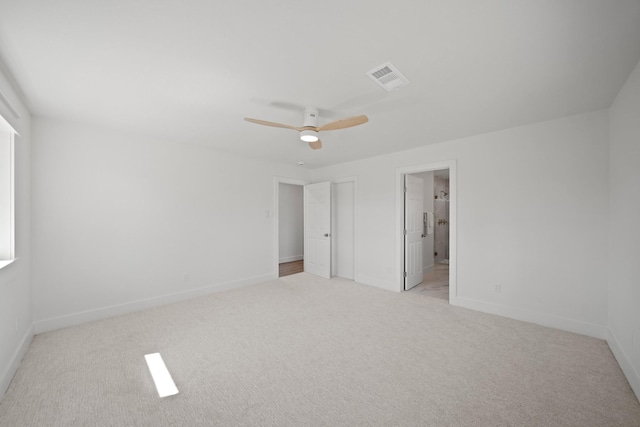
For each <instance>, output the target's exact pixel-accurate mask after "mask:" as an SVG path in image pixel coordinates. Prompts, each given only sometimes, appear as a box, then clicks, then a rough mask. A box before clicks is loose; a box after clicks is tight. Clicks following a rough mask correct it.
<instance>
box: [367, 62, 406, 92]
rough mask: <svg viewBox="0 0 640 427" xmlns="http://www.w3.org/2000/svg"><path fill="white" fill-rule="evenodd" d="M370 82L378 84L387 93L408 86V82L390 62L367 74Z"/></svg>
mask: <svg viewBox="0 0 640 427" xmlns="http://www.w3.org/2000/svg"><path fill="white" fill-rule="evenodd" d="M367 76H369V77H371V80H373V81H374V82H376V83H378V84H379V85H380V86H382V87H383V88H384V90H386V91H387V92H391V91H392V90H396V89H400V88H401V87H402V86H405V85H407V84H409V80H408V79H407V78H406V77H405V76H404V75H403V74H402V73H401V72H400V71H398V69H397V68H396V67H394V66H393V64H392V63H391V62H385V63H384V64H382V65H380V66H379V67H376V68H374V69H373V70H371V71H369V72H368V73H367Z"/></svg>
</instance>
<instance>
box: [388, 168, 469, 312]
mask: <svg viewBox="0 0 640 427" xmlns="http://www.w3.org/2000/svg"><path fill="white" fill-rule="evenodd" d="M441 169H449V303H450V304H456V299H457V296H458V276H457V265H458V253H457V232H458V230H457V228H458V209H457V206H458V203H457V197H458V189H457V169H456V161H455V160H447V161H442V162H435V163H427V164H424V165H417V166H406V167H402V168H397V169H396V250H395V251H396V290H397V291H398V292H402V291H403V289H404V274H403V273H404V235H403V230H404V176H405V175H408V174H412V173H419V172H430V171H436V170H441Z"/></svg>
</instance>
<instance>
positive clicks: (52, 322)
mask: <svg viewBox="0 0 640 427" xmlns="http://www.w3.org/2000/svg"><path fill="white" fill-rule="evenodd" d="M277 278H278V274H277V273H271V274H265V275H262V276H255V277H249V278H246V279H242V280H237V281H233V282H224V283H218V284H215V285H211V286H205V287H203V288H197V289H190V290H188V291H184V292H176V293H173V294H168V295H162V296H158V297H151V298H145V299H142V300H137V301H131V302H126V303H123V304H118V305H112V306H108V307H101V308H97V309H94V310H87V311H82V312H79V313H73V314H68V315H64V316H58V317H52V318H49V319H43V320H38V321H36V322H34V324H33V325H34V329H35V333H36V334H41V333H43V332H49V331H53V330H56V329H61V328H66V327H68V326H74V325H79V324H81V323H85V322H91V321H94V320H101V319H106V318H108V317H114V316H120V315H122V314H127V313H132V312H134V311H140V310H144V309H146V308H151V307H157V306H160V305H166V304H171V303H174V302H178V301H184V300H187V299H191V298H196V297H199V296H203V295H208V294H213V293H216V292H223V291H228V290H230V289H237V288H242V287H245V286H251V285H255V284H258V283H261V282H265V281H268V280H273V279H277Z"/></svg>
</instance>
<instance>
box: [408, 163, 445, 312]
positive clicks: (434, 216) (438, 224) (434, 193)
mask: <svg viewBox="0 0 640 427" xmlns="http://www.w3.org/2000/svg"><path fill="white" fill-rule="evenodd" d="M411 175H412V176H414V177H417V178H420V179H422V181H423V187H424V204H423V211H424V212H423V230H424V231H423V234H422V239H421V242H422V245H423V248H422V252H423V269H422V276H421V279H422V281H421V282H420V283H419V284H418V285H417V286H415V287H413V288H412V289H411V291H412V292H419V293H420V294H422V295H426V296H430V297H433V298H438V299H442V300H445V301H449V234H450V233H449V223H450V218H449V212H450V206H449V204H450V200H449V170H448V169H440V170H435V171H428V172H421V173H416V174H411Z"/></svg>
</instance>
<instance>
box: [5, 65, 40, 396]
mask: <svg viewBox="0 0 640 427" xmlns="http://www.w3.org/2000/svg"><path fill="white" fill-rule="evenodd" d="M0 92H1V93H2V95H3V96H4V97H5V98H6V99H7V100H8V101H9V103H11V105H12V107H13V108H14V109H15V110H16V111H17V113H18V114H19V116H20V118H17V117H16V116H15V115H14V114H13V113H12V111H11V110H10V108H8V107H7V106H6V104H5V103H4V102H3V101H2V99H0V115H2V117H4V118H5V119H6V120H7V121H8V122H9V123H10V124H11V126H12V127H13V128H14V129H15V130H16V131H17V132H18V133H19V134H20V136H19V137H16V142H15V175H14V176H15V250H16V252H15V256H16V257H17V260H16V261H14V262H13V263H12V264H10V265H8V266H6V267H4V268H3V269H0V398H1V397H2V396H3V395H4V392H5V391H6V389H7V387H8V386H9V383H10V382H11V379H12V378H13V375H14V373H15V371H16V369H17V367H18V364H19V363H20V360H21V359H22V356H23V354H24V352H25V351H26V349H27V347H28V345H29V343H30V342H31V338H32V337H33V326H32V319H33V314H32V308H31V307H32V296H31V295H32V290H31V183H30V181H31V117H30V114H29V112H28V111H27V109H26V107H25V106H24V104H23V103H22V101H21V100H20V97H19V95H18V94H17V93H16V91H15V90H14V88H13V87H12V85H11V84H10V83H9V80H8V79H7V77H6V75H4V74H3V73H2V72H0Z"/></svg>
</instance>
